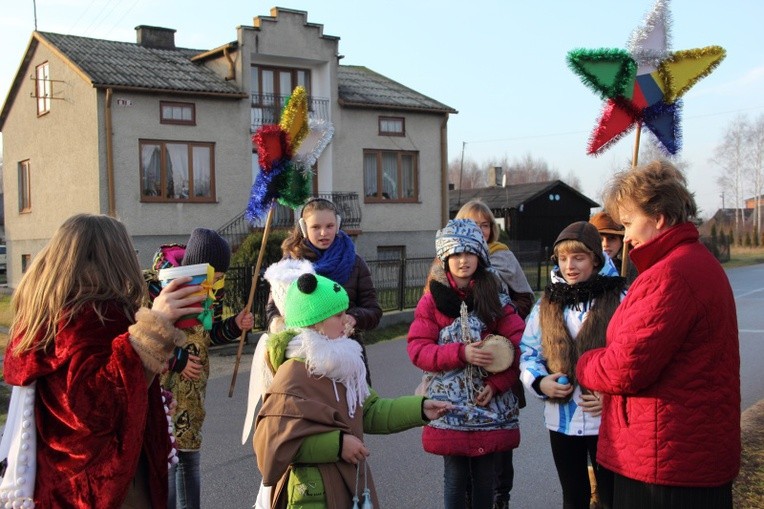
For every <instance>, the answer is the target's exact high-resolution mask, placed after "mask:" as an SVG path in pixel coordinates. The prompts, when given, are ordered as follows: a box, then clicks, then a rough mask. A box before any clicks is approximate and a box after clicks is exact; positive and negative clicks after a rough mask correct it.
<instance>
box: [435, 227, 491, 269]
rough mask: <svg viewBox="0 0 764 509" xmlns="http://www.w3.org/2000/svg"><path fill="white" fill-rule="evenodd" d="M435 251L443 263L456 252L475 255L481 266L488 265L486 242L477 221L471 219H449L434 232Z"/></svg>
mask: <svg viewBox="0 0 764 509" xmlns="http://www.w3.org/2000/svg"><path fill="white" fill-rule="evenodd" d="M435 252H436V254H437V255H438V258H439V259H440V261H442V262H443V263H444V264H445V263H446V260H447V259H448V257H449V256H451V255H452V254H457V253H472V254H474V255H477V257H478V258H479V259H480V261H481V262H482V263H483V266H485V267H490V266H491V261H490V260H489V258H488V244H486V242H485V239H484V238H483V232H482V231H480V228H479V227H478V225H477V223H476V222H475V221H473V220H472V219H451V220H450V221H449V222H448V224H446V226H444V227H443V228H442V229H440V230H438V231H437V233H435Z"/></svg>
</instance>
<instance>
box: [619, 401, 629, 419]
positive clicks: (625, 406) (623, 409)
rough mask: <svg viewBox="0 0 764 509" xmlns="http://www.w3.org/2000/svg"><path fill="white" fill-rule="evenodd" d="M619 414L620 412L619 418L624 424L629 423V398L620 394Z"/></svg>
mask: <svg viewBox="0 0 764 509" xmlns="http://www.w3.org/2000/svg"><path fill="white" fill-rule="evenodd" d="M620 403H621V404H620V409H619V410H620V412H619V413H620V414H621V420H622V421H623V425H624V426H628V425H629V399H628V398H627V397H626V396H621V401H620Z"/></svg>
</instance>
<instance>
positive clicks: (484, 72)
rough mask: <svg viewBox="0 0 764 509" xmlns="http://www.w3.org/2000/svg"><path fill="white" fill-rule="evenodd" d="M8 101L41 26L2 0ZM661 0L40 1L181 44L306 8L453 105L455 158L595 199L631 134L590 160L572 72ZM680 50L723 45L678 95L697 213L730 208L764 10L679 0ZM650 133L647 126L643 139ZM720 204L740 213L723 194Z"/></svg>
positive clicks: (223, 37)
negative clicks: (580, 52) (582, 54)
mask: <svg viewBox="0 0 764 509" xmlns="http://www.w3.org/2000/svg"><path fill="white" fill-rule="evenodd" d="M3 3H4V4H5V5H3V7H2V16H0V47H1V48H2V52H0V100H2V101H3V102H5V99H6V97H7V94H8V90H9V88H10V85H11V83H12V81H13V79H14V76H15V75H16V73H17V71H18V67H19V64H20V63H21V60H22V58H23V55H24V51H25V50H26V47H27V45H28V43H29V39H30V37H31V34H32V31H33V30H34V29H35V8H34V3H33V1H32V0H4V1H3ZM653 4H654V0H628V1H617V2H616V1H613V0H534V1H528V0H472V1H470V2H465V1H458V0H416V1H413V0H385V1H384V2H382V1H378V0H374V1H368V0H268V1H267V2H264V1H261V0H246V1H245V0H225V1H224V2H211V1H201V0H162V1H156V0H37V2H36V15H37V29H38V30H40V31H46V32H56V33H63V34H71V35H79V36H85V37H94V38H102V39H109V40H116V41H127V42H135V27H136V26H138V25H152V26H161V27H167V28H173V29H176V30H177V32H176V33H175V43H176V46H178V47H185V48H196V49H211V48H215V47H218V46H220V45H222V44H224V43H227V42H230V41H234V40H235V39H236V27H237V26H241V25H244V26H251V25H252V24H253V18H254V17H256V16H267V15H269V14H270V9H271V7H274V6H279V7H284V8H289V9H296V10H302V11H306V12H307V13H308V21H309V22H310V23H317V24H321V25H323V27H324V28H323V33H324V34H325V35H332V36H337V37H339V38H340V41H339V52H340V54H341V55H343V56H344V58H343V59H342V60H341V63H342V64H346V65H362V66H366V67H368V68H370V69H372V70H374V71H376V72H378V73H380V74H382V75H385V76H387V77H388V78H390V79H393V80H395V81H397V82H399V83H402V84H403V85H406V86H408V87H409V88H412V89H414V90H416V91H418V92H420V93H422V94H425V95H427V96H429V97H431V98H433V99H436V100H438V101H440V102H442V103H444V104H446V105H448V106H450V107H452V108H454V109H456V110H457V111H458V114H455V115H452V116H451V117H450V119H449V122H448V155H449V161H452V160H454V159H459V158H461V156H462V154H463V155H464V158H465V160H472V161H475V162H477V163H479V164H480V165H484V166H485V167H486V168H487V167H488V166H490V165H492V164H494V163H495V162H496V161H498V160H501V159H503V158H505V157H506V158H508V159H509V160H510V161H512V160H519V159H521V158H524V157H525V156H526V155H528V154H530V155H531V156H532V157H533V158H534V159H542V160H544V161H546V162H547V163H548V164H549V166H550V167H551V168H553V169H556V170H557V171H558V172H559V174H560V175H561V176H562V177H563V179H564V178H565V176H567V175H569V174H573V175H575V176H576V177H578V180H579V181H580V184H581V187H582V189H581V190H582V191H583V192H584V194H586V195H587V196H589V197H590V198H592V199H594V200H595V201H598V202H599V201H600V198H601V193H602V189H603V187H604V183H605V182H607V180H608V178H609V176H610V175H611V174H612V173H613V172H614V171H616V170H620V169H624V168H626V167H627V166H628V164H629V161H630V158H631V155H632V152H633V148H634V142H635V135H634V133H633V132H632V133H631V134H629V135H626V136H624V138H623V139H622V140H620V141H619V142H617V143H616V144H614V145H613V146H612V147H610V148H609V149H608V150H606V151H605V152H603V153H602V154H601V155H600V156H597V157H593V156H589V155H587V154H586V147H587V143H588V139H589V134H590V132H591V131H592V129H593V128H594V127H595V125H596V124H597V121H598V119H599V116H600V114H601V111H602V106H603V101H602V100H601V99H600V98H599V97H598V96H597V95H596V94H595V93H594V92H592V91H591V90H590V89H589V88H587V87H585V86H584V85H583V83H582V82H581V81H580V79H579V78H578V76H576V75H575V74H574V73H573V72H572V71H571V70H570V69H569V68H568V67H567V64H566V60H565V57H566V55H567V53H568V52H569V51H570V50H573V49H577V48H587V49H597V48H621V49H626V47H627V43H628V40H629V37H630V35H631V34H632V32H633V31H634V30H635V29H637V28H639V27H640V26H642V23H643V21H644V18H645V15H646V14H647V13H648V12H650V11H651V10H652V8H653ZM669 9H670V11H671V19H672V24H671V32H670V34H671V46H670V49H671V50H684V49H693V48H701V47H704V46H711V45H719V46H722V47H723V48H725V49H726V50H727V57H726V59H725V60H724V61H723V62H722V63H721V65H720V66H719V67H717V68H716V70H714V72H712V73H711V74H710V75H709V76H707V77H706V78H704V79H703V80H701V81H699V82H698V83H697V84H696V85H695V86H694V87H693V88H691V89H690V90H689V91H688V92H687V93H686V94H685V95H684V96H683V98H682V99H683V108H682V122H681V126H682V140H683V142H682V149H681V151H680V153H679V156H680V157H681V160H682V161H683V162H684V163H685V164H686V172H687V177H688V181H689V186H690V188H691V190H692V191H693V192H695V195H696V200H697V202H698V205H699V207H700V209H701V216H703V217H710V216H711V215H713V213H714V212H715V211H716V210H717V209H718V208H720V207H721V206H722V194H721V190H720V188H719V187H718V185H717V184H716V180H717V177H718V176H719V174H720V171H721V170H720V169H719V167H718V166H717V165H715V164H714V163H713V162H712V158H713V155H714V149H715V148H716V147H717V146H718V145H719V144H720V143H721V141H722V138H723V136H724V133H725V132H726V130H727V129H728V128H729V126H730V124H731V122H732V121H733V120H734V119H736V118H737V117H740V116H746V117H747V118H748V119H751V120H752V119H755V118H758V117H760V116H762V115H764V97H762V92H764V52H762V51H761V48H762V47H764V29H762V27H761V20H762V19H764V2H761V1H760V0H727V1H726V2H722V1H721V0H715V1H712V0H673V1H670V2H669ZM651 137H652V134H651V133H649V132H647V131H646V130H645V131H643V136H642V137H641V140H642V143H644V142H645V139H646V138H651ZM724 204H725V206H727V207H732V206H734V204H733V203H731V198H730V197H729V196H727V197H726V201H725V203H724Z"/></svg>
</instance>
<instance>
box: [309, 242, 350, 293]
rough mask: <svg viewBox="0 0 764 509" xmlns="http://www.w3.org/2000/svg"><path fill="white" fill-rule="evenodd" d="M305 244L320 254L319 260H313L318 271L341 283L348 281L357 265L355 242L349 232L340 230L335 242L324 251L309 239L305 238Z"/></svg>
mask: <svg viewBox="0 0 764 509" xmlns="http://www.w3.org/2000/svg"><path fill="white" fill-rule="evenodd" d="M305 244H306V245H307V246H308V247H309V248H310V249H311V251H313V252H314V253H316V254H317V255H318V260H316V261H315V262H313V268H314V269H316V273H318V274H320V275H322V276H324V277H328V278H329V279H331V280H332V281H334V282H336V283H339V284H341V285H344V284H345V283H347V280H348V279H349V278H350V273H351V272H352V271H353V267H354V266H355V244H353V241H352V239H351V238H350V237H349V236H348V234H347V233H345V232H343V231H342V230H340V231H338V232H337V236H336V237H335V238H334V242H332V244H331V245H330V246H329V248H328V249H326V250H324V251H321V250H320V249H318V248H317V247H316V246H314V245H313V244H311V243H310V241H309V240H308V239H305Z"/></svg>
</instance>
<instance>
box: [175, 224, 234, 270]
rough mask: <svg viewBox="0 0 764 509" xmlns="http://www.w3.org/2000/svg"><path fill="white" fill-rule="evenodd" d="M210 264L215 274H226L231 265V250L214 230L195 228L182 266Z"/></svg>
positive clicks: (187, 245)
mask: <svg viewBox="0 0 764 509" xmlns="http://www.w3.org/2000/svg"><path fill="white" fill-rule="evenodd" d="M197 263H209V264H210V265H212V267H213V268H214V269H215V272H225V271H227V270H228V265H229V264H230V263H231V248H230V247H229V246H228V242H226V241H225V239H224V238H223V237H221V236H220V235H218V233H217V232H216V231H214V230H208V229H207V228H195V229H194V231H193V232H191V238H189V239H188V243H187V244H186V253H185V254H184V255H183V262H182V265H194V264H197Z"/></svg>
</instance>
